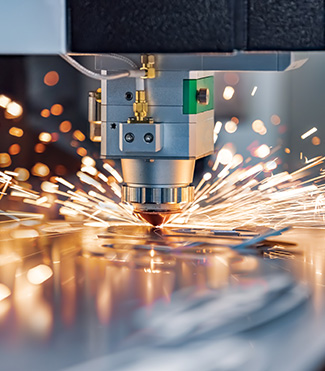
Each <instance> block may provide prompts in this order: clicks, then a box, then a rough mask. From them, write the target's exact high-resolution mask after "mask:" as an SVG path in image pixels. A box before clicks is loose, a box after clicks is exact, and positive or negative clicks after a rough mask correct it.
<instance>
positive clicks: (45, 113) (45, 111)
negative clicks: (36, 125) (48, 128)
mask: <svg viewBox="0 0 325 371" xmlns="http://www.w3.org/2000/svg"><path fill="white" fill-rule="evenodd" d="M50 114H51V112H50V110H49V109H47V108H44V109H43V110H42V111H41V116H42V117H45V118H47V117H50Z"/></svg>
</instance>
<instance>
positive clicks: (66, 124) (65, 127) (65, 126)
mask: <svg viewBox="0 0 325 371" xmlns="http://www.w3.org/2000/svg"><path fill="white" fill-rule="evenodd" d="M71 128H72V125H71V122H70V121H62V122H61V124H60V127H59V129H60V131H61V133H68V132H69V131H70V130H71Z"/></svg>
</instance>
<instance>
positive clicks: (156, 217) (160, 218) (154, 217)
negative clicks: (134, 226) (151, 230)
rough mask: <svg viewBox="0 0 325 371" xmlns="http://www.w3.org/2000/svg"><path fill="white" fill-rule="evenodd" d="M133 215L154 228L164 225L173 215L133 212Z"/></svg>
mask: <svg viewBox="0 0 325 371" xmlns="http://www.w3.org/2000/svg"><path fill="white" fill-rule="evenodd" d="M134 214H135V215H136V216H137V217H138V218H139V219H141V220H144V221H146V222H149V223H150V224H151V225H153V226H154V227H157V226H159V225H162V224H165V223H166V222H167V221H168V220H169V219H170V218H171V217H172V216H173V215H175V213H173V212H164V211H160V212H157V211H135V212H134Z"/></svg>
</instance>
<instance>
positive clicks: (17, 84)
mask: <svg viewBox="0 0 325 371" xmlns="http://www.w3.org/2000/svg"><path fill="white" fill-rule="evenodd" d="M78 60H79V61H80V62H81V63H82V64H84V65H85V66H87V67H88V68H90V69H93V60H92V58H91V57H88V58H87V57H83V58H82V57H81V58H79V59H78ZM324 62H325V54H324V53H321V52H314V53H309V60H308V61H307V62H306V63H305V64H304V65H303V66H302V67H301V68H299V69H296V70H292V71H286V72H242V73H238V72H231V71H228V72H217V73H215V107H216V109H215V112H216V117H215V119H216V125H215V131H214V140H215V146H216V151H215V154H214V155H212V156H210V158H208V159H202V160H200V161H198V163H197V169H196V175H195V183H197V182H198V181H199V179H201V177H202V173H203V171H208V170H209V168H212V170H214V171H217V172H218V171H221V170H222V169H223V168H224V166H227V165H228V166H229V168H230V169H231V168H232V167H234V166H250V165H252V164H254V163H256V162H259V161H261V159H262V160H263V161H264V162H265V170H264V173H265V174H266V176H268V175H271V174H272V172H280V171H294V170H296V169H298V168H299V167H301V166H302V165H303V164H304V163H306V162H307V161H308V160H309V159H311V158H314V157H315V156H318V155H322V154H323V152H324V151H323V150H322V141H324V140H325V128H323V118H324V116H325V106H324V104H323V102H322V99H321V98H320V97H321V96H322V93H323V89H324V86H325V74H324V73H323V69H324V67H323V66H324ZM0 69H1V73H0V170H2V171H3V170H9V171H15V172H17V173H18V174H19V175H18V176H16V180H17V181H19V182H20V183H23V185H24V186H28V187H30V188H31V187H32V188H33V189H35V190H37V191H39V190H40V189H41V183H42V182H43V181H45V180H49V179H51V180H52V181H54V177H55V176H60V177H64V178H65V179H67V180H69V181H71V182H73V183H74V184H77V185H79V183H78V178H77V177H76V175H75V174H76V172H77V171H78V170H79V169H80V165H81V161H82V158H84V157H85V156H90V157H92V158H94V159H95V160H97V167H98V168H99V170H100V171H101V166H102V164H103V162H102V161H99V144H98V143H93V142H91V141H90V140H89V138H88V137H89V124H88V121H87V102H88V101H87V99H88V91H90V90H96V89H97V88H98V87H99V82H98V81H94V80H91V79H89V78H87V77H85V76H84V75H82V74H80V73H79V72H77V71H75V70H74V69H73V68H72V67H71V66H70V65H68V64H67V63H66V62H65V61H63V60H62V59H61V58H60V57H48V56H47V57H43V56H29V57H19V56H17V57H10V56H6V57H1V58H0ZM304 134H305V135H304ZM106 161H107V160H106ZM107 162H109V163H110V164H111V165H113V166H115V167H116V168H117V169H118V170H119V163H118V162H117V163H115V162H114V161H107ZM104 172H105V171H104ZM107 175H108V174H107ZM112 197H113V195H112ZM13 199H14V198H10V197H7V198H3V199H2V200H1V201H0V203H1V208H6V207H9V206H10V208H14V209H15V208H16V207H15V202H13V203H12V200H13ZM17 207H18V208H20V209H21V207H22V205H19V206H17ZM26 207H27V208H28V207H29V208H31V206H27V205H26ZM49 213H51V216H52V217H56V216H57V215H58V214H57V210H51V211H49Z"/></svg>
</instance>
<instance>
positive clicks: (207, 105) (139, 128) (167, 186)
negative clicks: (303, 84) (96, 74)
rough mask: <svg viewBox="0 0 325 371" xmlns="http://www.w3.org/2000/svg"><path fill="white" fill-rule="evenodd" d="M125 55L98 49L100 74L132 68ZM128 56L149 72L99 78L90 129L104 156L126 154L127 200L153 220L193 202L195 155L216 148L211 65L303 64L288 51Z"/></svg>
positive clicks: (260, 66)
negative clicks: (214, 141)
mask: <svg viewBox="0 0 325 371" xmlns="http://www.w3.org/2000/svg"><path fill="white" fill-rule="evenodd" d="M125 57H126V56H121V57H119V58H118V60H117V59H116V58H115V59H112V58H111V57H110V56H109V55H106V56H105V55H97V56H96V57H95V65H96V68H97V69H99V70H101V71H102V74H107V71H120V70H121V69H123V68H125V69H128V68H129V64H130V63H129V64H125V65H124V66H123V63H124V62H123V60H125ZM127 58H128V61H129V62H130V60H132V64H134V65H136V64H139V61H140V60H141V64H142V67H141V68H140V70H143V71H145V75H144V76H142V78H137V79H120V80H112V81H109V83H108V81H105V80H102V82H101V92H91V93H90V95H89V121H90V124H91V128H90V133H91V138H92V139H93V140H95V141H100V142H101V157H102V158H109V159H120V160H121V164H122V175H123V179H124V183H123V185H122V201H123V202H126V203H129V204H132V205H133V208H134V213H135V214H136V215H138V216H139V217H140V218H141V219H144V220H146V221H149V222H150V223H151V224H154V225H159V224H163V223H165V222H166V221H168V219H169V218H170V217H171V216H172V215H175V214H176V213H179V212H181V210H182V209H183V208H184V206H185V205H187V204H188V203H190V202H192V201H193V197H194V190H193V187H192V181H193V172H194V167H195V161H196V160H197V159H199V158H201V157H205V156H207V155H209V154H211V153H213V151H214V143H213V129H214V122H215V120H214V97H213V93H214V72H213V71H216V70H242V71H244V70H250V71H251V70H260V69H262V70H277V69H286V68H288V69H290V68H292V67H291V65H292V66H298V64H297V60H296V57H295V56H294V55H292V54H290V53H288V54H283V53H282V54H279V55H277V59H274V53H273V54H269V55H265V54H263V53H262V54H258V53H256V55H252V53H247V54H245V53H236V54H234V55H223V56H222V58H221V57H220V56H218V55H217V54H208V55H203V54H189V55H181V54H174V55H173V54H170V55H168V54H165V55H164V54H158V55H156V56H153V55H144V56H140V55H138V54H132V55H130V54H128V55H127ZM279 61H281V63H279ZM266 62H267V63H268V65H267V67H266V66H265V63H266ZM300 65H301V64H300ZM293 68H295V67H293Z"/></svg>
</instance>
